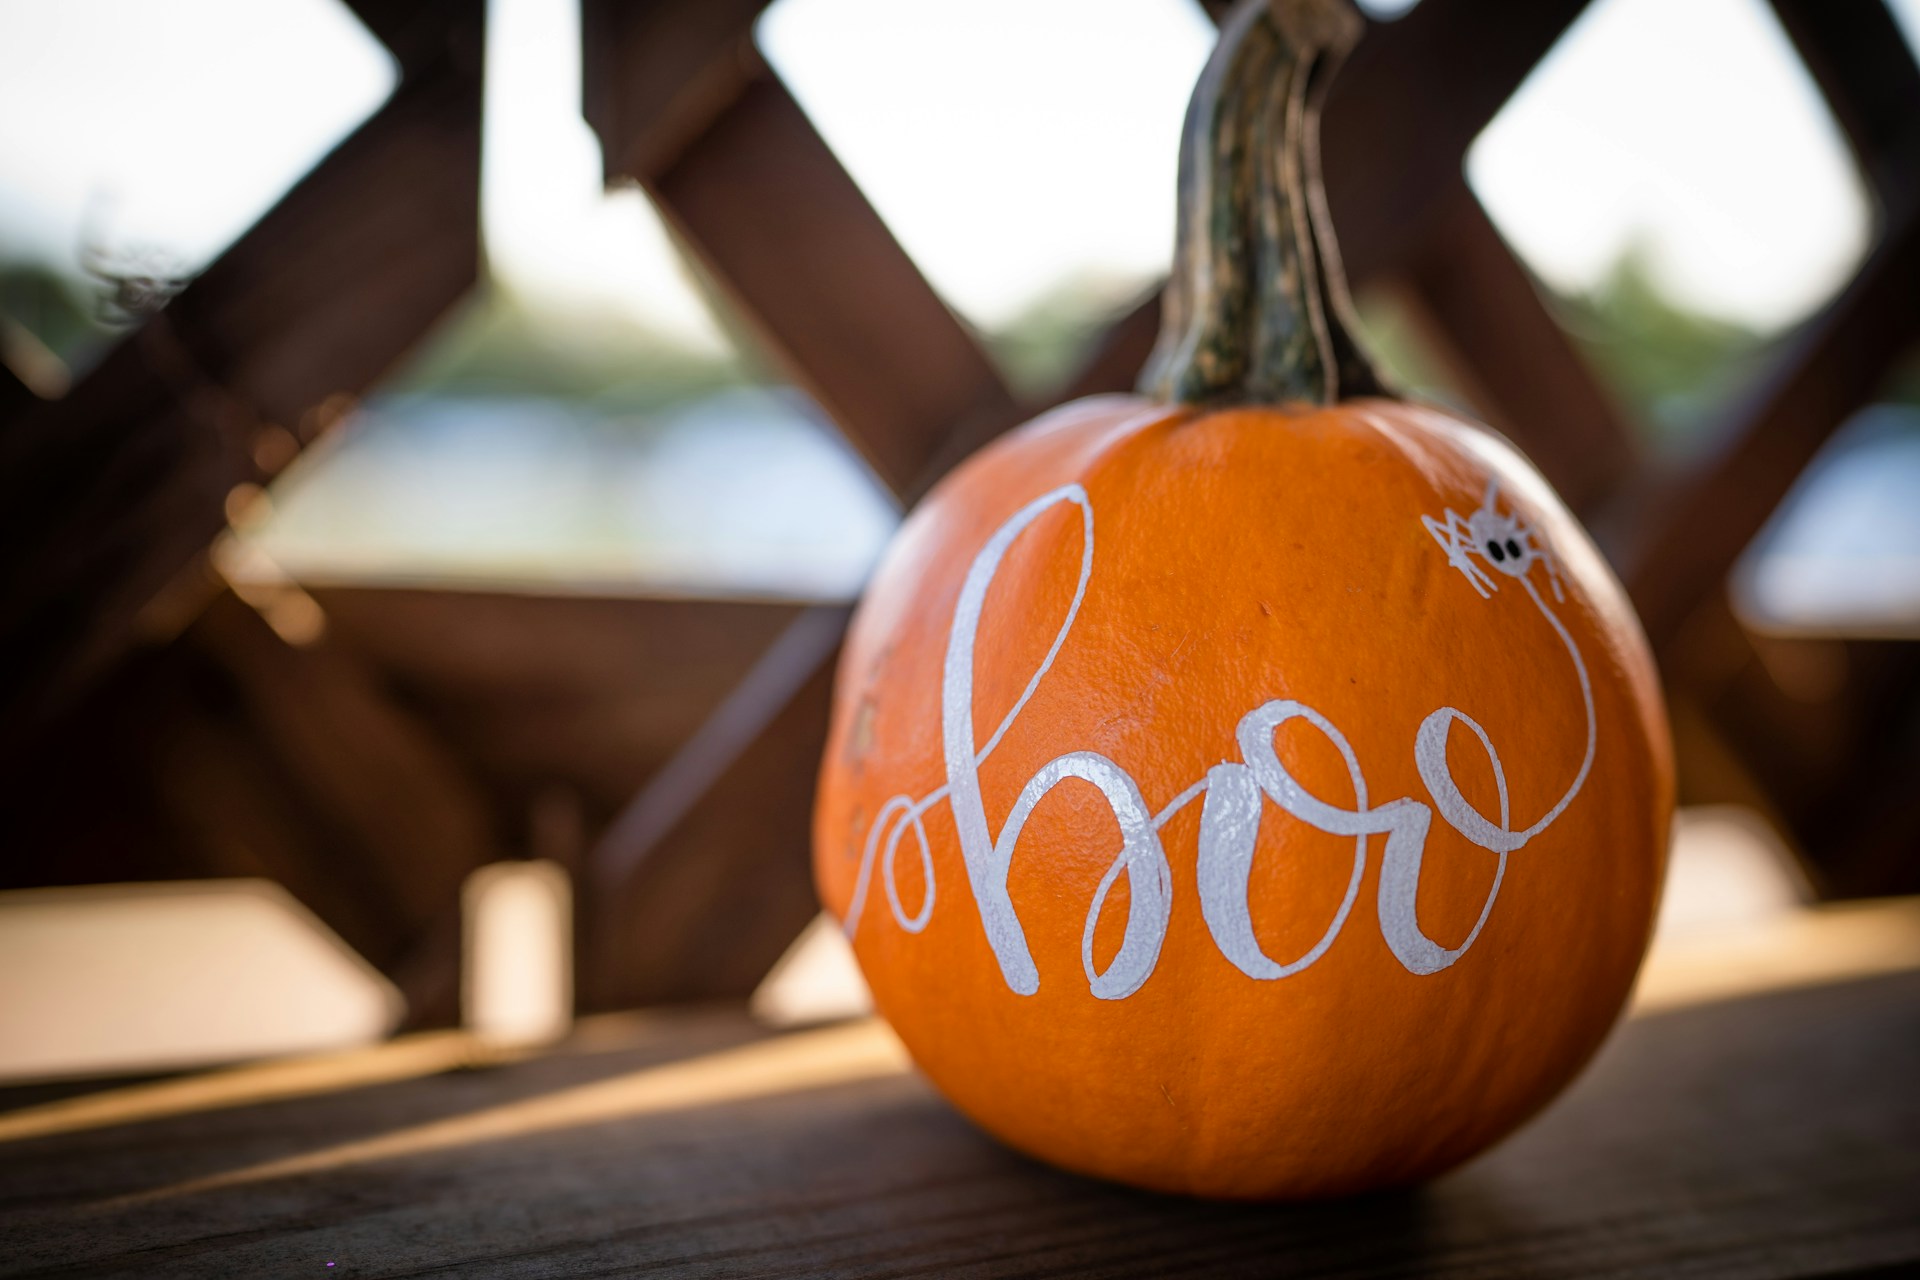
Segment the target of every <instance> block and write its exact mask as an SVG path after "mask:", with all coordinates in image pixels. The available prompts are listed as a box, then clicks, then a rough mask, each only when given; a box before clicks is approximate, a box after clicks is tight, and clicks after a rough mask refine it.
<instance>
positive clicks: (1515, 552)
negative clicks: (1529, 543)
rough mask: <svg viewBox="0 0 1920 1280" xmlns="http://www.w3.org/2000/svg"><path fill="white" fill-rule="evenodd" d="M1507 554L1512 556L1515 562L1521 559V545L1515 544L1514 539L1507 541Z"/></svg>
mask: <svg viewBox="0 0 1920 1280" xmlns="http://www.w3.org/2000/svg"><path fill="white" fill-rule="evenodd" d="M1507 554H1508V555H1510V556H1512V557H1513V558H1514V559H1515V560H1518V559H1519V558H1520V544H1519V543H1517V542H1515V541H1514V540H1513V539H1512V538H1508V539H1507Z"/></svg>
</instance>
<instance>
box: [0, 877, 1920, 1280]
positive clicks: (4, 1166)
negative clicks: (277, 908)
mask: <svg viewBox="0 0 1920 1280" xmlns="http://www.w3.org/2000/svg"><path fill="white" fill-rule="evenodd" d="M1795 928H1796V929H1797V930H1798V931H1797V932H1795V931H1794V930H1793V929H1789V930H1786V931H1784V932H1781V931H1776V932H1775V933H1774V934H1772V935H1769V936H1770V937H1771V938H1772V941H1768V940H1767V937H1760V938H1752V937H1750V938H1748V939H1747V940H1746V941H1745V942H1744V943H1743V944H1741V945H1738V946H1733V947H1730V948H1723V949H1722V950H1721V952H1720V953H1719V954H1720V955H1721V956H1722V957H1723V963H1722V964H1720V965H1719V966H1718V968H1717V969H1716V967H1715V966H1714V965H1713V964H1711V963H1709V961H1710V960H1711V956H1710V955H1705V954H1700V953H1697V952H1696V953H1695V954H1692V955H1690V956H1680V957H1677V958H1676V957H1671V956H1669V957H1666V958H1664V959H1663V960H1662V962H1661V963H1657V964H1656V965H1655V967H1654V972H1653V973H1651V974H1650V976H1649V982H1648V984H1647V985H1646V987H1644V988H1643V997H1642V1001H1641V1004H1640V1012H1638V1013H1637V1014H1636V1015H1635V1016H1634V1017H1632V1018H1630V1019H1629V1020H1628V1021H1627V1022H1626V1023H1624V1024H1623V1025H1622V1027H1621V1028H1620V1030H1619V1031H1618V1032H1617V1033H1616V1034H1615V1036H1614V1038H1613V1040H1612V1041H1611V1042H1610V1043H1609V1045H1608V1046H1607V1048H1606V1049H1605V1050H1604V1051H1603V1053H1602V1055H1601V1057H1600V1058H1599V1060H1598V1061H1597V1062H1596V1063H1595V1064H1594V1065H1593V1067H1592V1068H1591V1069H1590V1070H1589V1071H1588V1073H1587V1074H1586V1075H1585V1076H1584V1077H1583V1078H1582V1079H1581V1080H1580V1082H1579V1083H1578V1084H1577V1085H1576V1086H1575V1087H1574V1089H1573V1090H1572V1091H1571V1092H1570V1093H1569V1094H1568V1095H1567V1096H1566V1097H1564V1098H1563V1099H1562V1100H1561V1101H1560V1102H1558V1103H1557V1104H1556V1105H1555V1106H1553V1107H1552V1108H1551V1109H1550V1110H1549V1111H1548V1112H1547V1113H1546V1114H1545V1115H1544V1116H1542V1117H1541V1118H1540V1119H1539V1120H1537V1121H1536V1122H1535V1123H1534V1124H1532V1125H1531V1126H1529V1127H1528V1128H1527V1129H1526V1130H1524V1131H1523V1132H1522V1133H1521V1134H1520V1135H1518V1136H1517V1137H1515V1138H1514V1139H1512V1140H1510V1141H1509V1142H1507V1143H1506V1144H1505V1145H1503V1146H1501V1147H1500V1148H1498V1149H1497V1150H1495V1151H1494V1152H1492V1153H1491V1154H1489V1155H1488V1156H1485V1157H1483V1158H1482V1159H1480V1160H1479V1161H1477V1162H1476V1163H1474V1164H1472V1165H1470V1166H1468V1167H1467V1168H1465V1169H1463V1170H1461V1171H1460V1172H1458V1173H1455V1174H1453V1175H1452V1176H1450V1177H1447V1178H1445V1179H1442V1180H1441V1181H1439V1182H1438V1183H1436V1184H1434V1185H1432V1186H1429V1187H1426V1188H1423V1189H1421V1190H1418V1191H1413V1192H1407V1193H1401V1194H1393V1195H1384V1196H1379V1197H1375V1198H1371V1199H1364V1200H1354V1201H1347V1202H1341V1203H1328V1204H1315V1205H1296V1206H1258V1205H1230V1204H1206V1203H1197V1202H1191V1201H1184V1200H1178V1199H1169V1198H1163V1197H1156V1196H1150V1195H1144V1194H1138V1193H1134V1192H1130V1191H1126V1190H1123V1189H1119V1188H1115V1187H1110V1186H1104V1185H1101V1184H1098V1183H1093V1182H1089V1181H1086V1180H1083V1179H1080V1178H1075V1177H1071V1176H1068V1175H1065V1174H1061V1173H1057V1172H1054V1171H1052V1170H1050V1169H1046V1168H1043V1167H1041V1166H1039V1165H1036V1164H1034V1163H1032V1162H1030V1161H1028V1160H1025V1159H1023V1158H1021V1157H1019V1156H1017V1155H1014V1154H1012V1153H1010V1152H1008V1151H1007V1150H1005V1149H1004V1148H1002V1147H1000V1146H998V1145H997V1144H995V1143H994V1142H993V1141H991V1140H989V1139H988V1138H986V1137H984V1136H982V1135H981V1134H980V1133H978V1132H977V1131H976V1130H974V1129H973V1128H972V1127H970V1126H969V1125H968V1124H967V1123H966V1122H965V1121H964V1120H962V1119H961V1118H959V1117H958V1116H957V1115H956V1114H954V1112H952V1111H951V1110H950V1109H949V1108H948V1107H947V1106H946V1105H945V1104H943V1103H942V1102H941V1101H940V1099H939V1098H937V1097H936V1096H935V1095H934V1094H933V1093H932V1092H931V1091H930V1089H929V1088H928V1087H927V1086H926V1085H925V1084H924V1083H923V1082H922V1081H921V1080H920V1079H919V1078H918V1077H917V1076H916V1075H914V1074H913V1072H912V1071H911V1069H910V1068H908V1067H907V1065H906V1063H905V1061H904V1058H903V1056H902V1054H901V1052H900V1050H899V1047H898V1045H897V1043H896V1042H895V1041H894V1040H893V1039H892V1036H891V1034H890V1033H888V1032H887V1031H886V1030H885V1028H884V1027H883V1026H881V1025H880V1024H878V1023H875V1022H862V1023H853V1024H843V1025H840V1026H834V1027H826V1028H819V1029H813V1030H804V1031H796V1032H789V1033H785V1034H780V1035H772V1034H769V1033H768V1032H766V1031H764V1030H762V1029H760V1028H757V1027H756V1026H754V1025H753V1024H752V1023H751V1022H750V1021H748V1020H747V1019H746V1018H745V1017H744V1016H742V1015H740V1014H738V1013H735V1012H731V1011H704V1012H693V1013H681V1014H671V1015H667V1014H659V1015H634V1016H630V1017H613V1018H603V1019H598V1020H595V1021H593V1022H590V1023H587V1024H583V1027H582V1032H581V1034H580V1035H579V1036H578V1037H576V1039H575V1040H574V1041H572V1042H570V1043H569V1044H567V1045H565V1046H563V1047H561V1048H559V1049H557V1050H553V1051H550V1052H546V1053H543V1054H540V1055H537V1056H533V1057H527V1058H523V1059H521V1060H519V1061H515V1062H511V1063H505V1064H501V1065H493V1066H485V1067H477V1068H476V1067H471V1066H469V1067H460V1066H458V1065H457V1064H459V1063H461V1062H463V1061H467V1060H469V1059H470V1058H471V1055H472V1053H473V1050H472V1047H471V1046H470V1045H468V1044H466V1043H465V1042H464V1041H462V1040H461V1039H460V1037H458V1036H457V1035H454V1034H451V1033H443V1034H441V1035H438V1036H432V1035H429V1036H420V1037H413V1038H411V1039H408V1040H403V1041H400V1042H396V1043H395V1044H393V1045H388V1046H383V1047H381V1048H379V1049H377V1050H372V1051H366V1052H363V1053H360V1054H350V1055H342V1056H339V1057H337V1058H333V1059H328V1060H324V1061H320V1062H308V1063H287V1064H271V1065H266V1066H261V1067H250V1068H243V1069H239V1070H236V1071H232V1072H226V1073H218V1074H215V1075H211V1076H200V1077H190V1078H185V1079H181V1080H174V1081H166V1082H161V1083H158V1084H152V1085H146V1086H139V1087H133V1088H126V1089H120V1090H116V1091H110V1092H106V1093H96V1094H91V1095H85V1096H79V1097H74V1098H69V1099H65V1100H62V1101H57V1102H52V1103H49V1102H45V1101H42V1102H40V1103H38V1104H37V1105H35V1106H33V1107H30V1108H26V1109H23V1110H16V1111H15V1112H13V1113H12V1114H10V1115H0V1274H4V1275H10V1276H11V1275H34V1276H56V1275H57V1276H81V1275H84V1276H119V1275H126V1276H136V1275H137V1276H141V1277H154V1276H314V1277H346V1276H355V1277H366V1276H414V1275H457V1276H462V1277H487V1276H556V1277H558V1276H568V1277H572V1276H610V1275H672V1276H678V1275H725V1276H762V1275H765V1276H788V1275H816V1274H823V1275H842V1276H910V1275H959V1276H1014V1275H1018V1276H1044V1275H1101V1276H1164V1275H1207V1276H1222V1275H1331V1276H1474V1277H1492V1276H1516V1277H1517V1276H1525V1277H1556V1276H1595V1275H1678V1276H1688V1277H1721V1276H1727V1277H1733V1276H1738V1277H1774V1276H1825V1277H1841V1276H1849V1277H1865V1276H1875V1277H1878V1276H1893V1275H1905V1274H1912V1273H1920V970H1917V969H1916V968H1915V967H1914V963H1915V944H1916V939H1920V914H1917V913H1916V911H1915V909H1914V906H1913V904H1911V903H1909V904H1903V905H1902V906H1900V907H1899V908H1897V909H1895V910H1893V911H1892V912H1891V913H1889V912H1888V911H1876V912H1868V913H1864V914H1861V913H1856V914H1855V915H1853V916H1851V917H1848V916H1845V915H1841V916H1829V917H1823V918H1821V919H1818V920H1815V921H1813V922H1812V925H1809V924H1808V923H1807V922H1805V921H1802V922H1800V923H1799V924H1798V925H1796V926H1795ZM1876 930H1877V931H1878V932H1877V933H1876ZM1876 938H1877V939H1878V941H1877V942H1876V941H1875V939H1876ZM1743 948H1744V949H1743ZM1763 960H1764V963H1763ZM1861 974H1870V975H1874V976H1864V977H1863V976H1858V975H1861ZM1755 987H1758V988H1759V989H1758V990H1753V989H1752V988H1755ZM449 1068H452V1069H449ZM15 1100H16V1101H17V1100H18V1098H17V1097H16V1099H15ZM0 1101H4V1099H0Z"/></svg>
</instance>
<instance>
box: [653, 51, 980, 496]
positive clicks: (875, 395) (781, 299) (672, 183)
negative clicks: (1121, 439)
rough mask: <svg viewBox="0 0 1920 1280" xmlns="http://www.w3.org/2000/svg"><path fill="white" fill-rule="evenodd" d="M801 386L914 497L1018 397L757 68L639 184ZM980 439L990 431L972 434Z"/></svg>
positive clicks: (885, 475) (793, 105) (889, 481)
mask: <svg viewBox="0 0 1920 1280" xmlns="http://www.w3.org/2000/svg"><path fill="white" fill-rule="evenodd" d="M636 176H638V177H640V178H641V179H642V181H644V182H645V184H646V186H647V188H648V190H649V191H650V192H651V193H652V194H653V196H654V199H655V200H656V201H657V203H658V204H659V207H660V210H661V212H662V213H663V214H664V215H665V216H666V217H667V218H668V219H669V220H670V222H671V223H672V224H673V226H674V227H675V229H676V230H677V231H678V232H679V234H680V236H681V238H682V240H683V241H684V242H685V243H686V244H687V245H689V246H690V247H691V248H692V250H693V252H694V253H695V254H696V255H698V257H699V258H700V260H701V262H702V263H703V264H704V265H705V267H706V269H707V271H708V273H709V274H710V276H711V277H712V278H713V279H714V280H715V282H716V283H717V284H718V286H719V288H720V289H721V290H722V291H723V292H724V293H725V294H726V295H727V297H728V299H729V300H730V301H731V303H732V304H733V306H734V309H735V311H736V312H737V314H739V315H740V316H741V317H743V319H744V321H745V323H746V324H747V325H748V326H749V327H751V328H752V329H753V330H754V332H755V333H756V334H757V335H758V336H759V338H760V340H761V346H762V348H763V349H764V350H766V351H767V352H769V353H771V354H772V355H773V356H774V357H775V358H776V359H777V360H778V361H779V362H780V364H781V366H782V367H783V369H784V370H785V371H786V372H787V373H788V374H789V376H791V377H792V378H793V379H794V381H795V382H796V383H798V384H799V385H800V386H801V387H802V388H803V389H805V390H806V391H807V392H808V393H809V394H810V395H811V396H812V397H813V398H814V400H815V401H816V402H818V403H819V405H820V406H821V408H823V409H824V410H826V412H827V413H828V414H829V415H830V416H831V417H832V418H833V420H834V422H835V423H836V424H838V425H839V427H840V429H841V430H842V431H843V432H844V433H845V434H846V435H847V437H848V439H849V440H851V441H852V442H853V444H854V446H855V447H856V448H857V449H859V450H860V452H861V453H862V454H863V455H864V456H865V457H866V459H867V462H868V463H869V465H871V466H872V467H873V469H874V471H875V472H876V473H877V474H878V475H879V476H880V478H881V479H882V481H884V482H885V483H886V485H887V486H888V487H889V488H890V489H892V490H893V491H894V492H895V493H896V494H899V495H901V496H902V497H911V496H912V495H914V494H915V493H917V492H918V491H919V490H920V489H921V488H922V487H923V486H924V485H925V484H926V483H927V482H928V480H930V479H931V477H930V476H929V475H928V474H927V471H928V467H929V465H930V464H931V463H932V462H933V461H934V459H935V457H936V456H937V454H938V453H939V450H940V448H941V446H942V444H943V443H944V442H945V441H946V440H947V439H948V437H950V436H951V435H952V434H953V433H954V432H955V431H957V430H962V429H965V428H964V424H969V423H983V424H991V426H993V427H998V428H1000V429H1004V428H1006V427H1008V426H1011V425H1012V424H1013V423H1014V422H1015V421H1016V420H1017V418H1018V411H1017V409H1016V407H1015V405H1014V400H1013V396H1012V395H1011V393H1010V392H1008V390H1007V388H1006V386H1005V384H1004V383H1003V382H1002V381H1001V379H1000V376H999V374H998V372H997V371H996V370H995V369H994V366H993V364H992V362H991V361H990V360H989V359H988V358H987V356H986V354H985V353H984V352H983V351H982V350H981V349H980V345H979V343H978V342H977V341H976V340H975V339H974V337H973V335H972V334H971V333H969V332H968V331H967V329H966V327H965V326H964V325H962V324H961V323H960V321H959V320H958V319H957V318H955V316H954V314H953V312H951V311H950V310H948V309H947V306H946V304H945V303H944V302H942V301H941V299H940V297H939V295H938V294H937V293H935V292H934V290H933V287H932V286H931V285H929V284H928V283H927V281H926V278H925V277H924V276H922V275H921V273H920V270H919V268H918V267H916V266H915V265H914V263H913V261H912V259H910V258H909V257H908V256H907V254H906V251H905V250H904V249H902V248H901V247H900V245H899V243H898V242H897V241H896V240H895V239H894V238H893V233H892V232H891V231H889V230H888V229H887V226H886V224H885V223H884V222H883V221H882V220H881V218H880V215H879V214H878V213H876V212H875V211H874V209H873V207H872V206H871V205H870V204H868V202H867V199H866V197H865V196H864V195H863V194H862V193H861V191H860V188H859V187H858V186H857V185H856V184H855V183H854V181H853V179H852V178H851V177H850V176H849V175H848V174H847V172H846V170H845V169H843V168H842V167H841V165H840V163H839V161H838V160H837V159H836V158H835V157H834V155H833V153H832V152H831V151H830V150H829V149H828V147H827V144H826V142H825V140H824V139H822V138H821V137H820V135H819V134H818V133H817V132H816V131H815V130H814V127H813V125H812V123H811V122H810V121H809V120H808V119H807V117H806V114H805V112H803V111H802V110H801V109H800V105H799V104H798V103H797V102H795V101H794V99H793V96H792V95H791V94H790V93H788V91H787V89H786V87H785V86H784V85H782V84H781V83H780V82H779V80H778V79H777V78H776V77H775V76H774V75H773V73H772V71H771V70H770V69H768V68H767V67H766V65H765V64H764V63H760V64H758V65H757V66H756V67H755V68H754V73H753V75H752V76H751V78H750V79H748V80H747V81H746V82H745V84H743V85H742V86H741V91H740V93H739V95H738V96H737V97H736V98H735V99H734V100H733V102H732V103H730V104H729V105H728V106H727V107H726V108H725V109H724V110H723V111H721V112H720V113H718V114H717V115H716V116H715V117H714V118H713V119H712V120H711V121H710V122H709V124H708V126H707V128H706V129H705V131H704V132H703V133H702V134H701V135H700V137H699V139H698V141H697V143H696V144H694V145H689V146H687V147H685V148H684V149H683V150H681V152H680V153H679V155H678V156H677V157H676V158H675V160H674V161H673V162H672V163H671V164H670V165H668V166H667V167H666V168H665V169H664V170H662V171H660V172H658V173H654V174H646V175H636ZM982 434H984V431H983V432H982Z"/></svg>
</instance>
